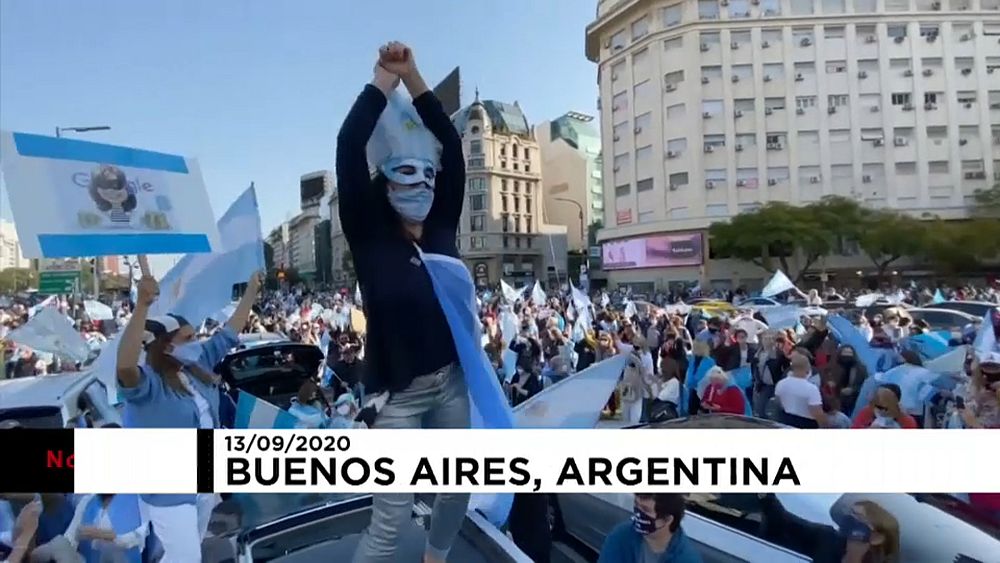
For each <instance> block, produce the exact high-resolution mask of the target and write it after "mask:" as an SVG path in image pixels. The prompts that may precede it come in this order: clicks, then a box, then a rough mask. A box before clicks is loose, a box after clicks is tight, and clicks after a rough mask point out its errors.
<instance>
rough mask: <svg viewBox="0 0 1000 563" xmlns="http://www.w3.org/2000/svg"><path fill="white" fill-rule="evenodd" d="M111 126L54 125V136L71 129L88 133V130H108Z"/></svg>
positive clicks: (75, 131)
mask: <svg viewBox="0 0 1000 563" xmlns="http://www.w3.org/2000/svg"><path fill="white" fill-rule="evenodd" d="M109 129H111V127H108V126H107V125H96V126H93V127H56V137H62V132H63V131H72V132H74V133H88V132H90V131H108V130H109Z"/></svg>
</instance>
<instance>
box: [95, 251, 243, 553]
mask: <svg viewBox="0 0 1000 563" xmlns="http://www.w3.org/2000/svg"><path fill="white" fill-rule="evenodd" d="M140 260H141V263H144V262H145V258H144V257H141V258H140ZM143 270H148V267H146V266H144V267H143ZM144 273H145V274H146V275H144V276H143V277H142V279H141V280H140V281H139V283H138V287H137V301H136V305H135V310H134V311H133V313H132V318H131V319H130V320H129V322H128V324H127V325H126V326H125V330H124V331H123V332H122V335H121V337H120V344H119V346H118V353H117V358H116V361H117V364H116V368H115V373H116V376H117V379H118V388H119V392H120V393H121V396H122V398H123V399H124V401H125V409H126V410H125V417H124V418H125V422H126V426H127V427H131V428H218V427H219V426H220V414H219V403H220V392H219V387H218V378H217V376H216V375H215V374H214V373H213V372H212V370H213V368H214V367H215V365H216V364H218V363H219V362H220V361H222V359H223V358H225V356H226V354H227V353H228V352H229V350H230V349H232V348H233V347H234V346H236V345H237V344H238V343H239V338H238V334H239V332H240V331H241V330H243V327H244V326H246V323H247V319H248V318H249V317H250V312H251V308H252V307H253V304H254V302H255V301H256V299H257V292H258V291H259V290H260V286H261V279H262V278H261V275H260V273H259V272H258V273H255V274H254V275H253V276H251V278H250V280H249V282H248V284H247V290H246V293H244V295H243V298H242V299H241V300H240V302H239V304H238V305H237V307H236V310H235V311H234V313H233V315H232V316H231V317H230V318H229V320H228V321H227V322H226V324H225V326H223V327H222V329H221V330H219V331H218V332H216V333H215V334H214V335H213V336H212V337H211V338H210V339H208V340H206V341H204V342H197V341H195V329H194V327H193V326H191V323H189V322H188V321H187V320H186V319H185V318H183V317H181V316H179V315H164V316H161V317H155V318H150V317H149V309H150V306H151V305H152V304H153V302H154V301H155V300H156V298H157V296H158V295H159V285H158V284H157V283H156V280H155V279H153V277H152V276H150V275H148V272H144ZM143 352H145V358H144V359H140V356H141V354H142V353H143ZM141 500H142V502H141V503H140V505H141V506H140V508H142V509H143V512H144V515H145V517H146V519H148V521H150V522H152V524H153V529H154V531H155V533H156V536H157V537H158V538H159V539H160V541H161V542H162V544H163V549H164V556H163V559H162V560H161V563H175V562H176V563H191V562H197V561H201V538H202V537H203V536H204V535H205V533H206V532H207V528H208V520H209V516H210V515H211V510H212V508H213V507H214V504H215V503H214V500H215V497H214V495H193V494H191V495H142V497H141Z"/></svg>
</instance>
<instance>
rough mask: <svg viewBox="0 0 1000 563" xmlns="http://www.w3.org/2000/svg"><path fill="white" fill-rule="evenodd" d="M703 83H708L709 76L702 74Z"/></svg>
mask: <svg viewBox="0 0 1000 563" xmlns="http://www.w3.org/2000/svg"><path fill="white" fill-rule="evenodd" d="M701 83H702V84H708V77H707V76H702V77H701Z"/></svg>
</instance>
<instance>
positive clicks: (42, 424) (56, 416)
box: [0, 407, 65, 428]
mask: <svg viewBox="0 0 1000 563" xmlns="http://www.w3.org/2000/svg"><path fill="white" fill-rule="evenodd" d="M4 420H16V421H17V422H19V423H20V424H21V426H23V427H25V428H63V427H64V426H65V424H64V422H63V417H62V410H61V409H60V408H59V407H22V408H16V409H5V410H2V411H0V421H4Z"/></svg>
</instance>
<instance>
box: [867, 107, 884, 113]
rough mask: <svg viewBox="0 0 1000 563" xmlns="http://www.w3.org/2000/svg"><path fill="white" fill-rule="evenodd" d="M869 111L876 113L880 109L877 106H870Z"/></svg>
mask: <svg viewBox="0 0 1000 563" xmlns="http://www.w3.org/2000/svg"><path fill="white" fill-rule="evenodd" d="M869 111H870V112H872V113H878V112H880V111H882V110H881V109H880V108H879V107H878V106H872V107H871V109H870V110H869Z"/></svg>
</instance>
